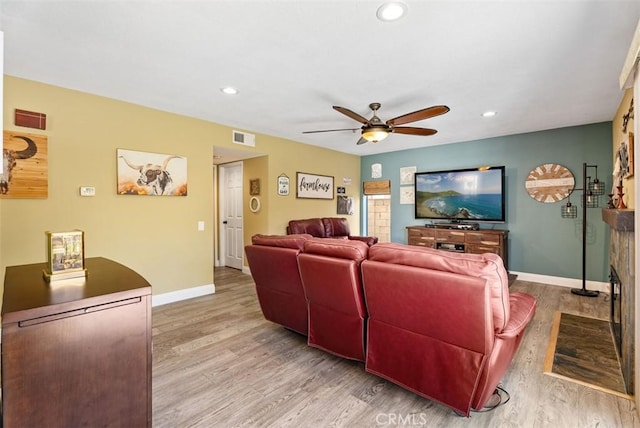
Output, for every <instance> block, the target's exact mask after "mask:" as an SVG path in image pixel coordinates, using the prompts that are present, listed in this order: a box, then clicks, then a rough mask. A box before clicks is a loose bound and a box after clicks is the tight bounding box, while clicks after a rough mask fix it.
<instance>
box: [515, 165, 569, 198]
mask: <svg viewBox="0 0 640 428" xmlns="http://www.w3.org/2000/svg"><path fill="white" fill-rule="evenodd" d="M575 184H576V180H575V178H574V177H573V174H572V173H571V171H569V170H568V169H567V168H566V167H564V166H562V165H558V164H556V163H546V164H544V165H539V166H537V167H535V168H534V169H532V170H531V172H529V175H528V176H527V179H526V180H525V183H524V185H525V188H526V189H527V193H529V196H531V197H532V198H533V199H535V200H536V201H538V202H544V203H545V204H550V203H553V202H559V201H561V200H563V199H564V198H566V197H567V196H569V195H570V194H571V192H572V191H573V188H574V186H575Z"/></svg>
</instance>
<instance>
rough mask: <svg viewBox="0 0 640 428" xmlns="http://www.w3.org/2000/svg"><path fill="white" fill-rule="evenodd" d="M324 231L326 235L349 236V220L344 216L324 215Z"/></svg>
mask: <svg viewBox="0 0 640 428" xmlns="http://www.w3.org/2000/svg"><path fill="white" fill-rule="evenodd" d="M322 223H323V224H324V233H325V236H326V237H328V238H329V237H332V236H349V235H350V234H351V232H350V230H349V221H348V220H347V219H346V218H343V217H323V218H322Z"/></svg>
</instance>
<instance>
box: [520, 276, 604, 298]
mask: <svg viewBox="0 0 640 428" xmlns="http://www.w3.org/2000/svg"><path fill="white" fill-rule="evenodd" d="M509 273H512V274H514V275H518V279H520V280H522V281H530V282H541V283H543V284H550V285H559V286H560V287H569V288H582V280H581V279H576V278H563V277H560V276H550V275H539V274H537V273H526V272H515V271H509ZM585 286H586V287H587V290H596V291H600V292H603V293H608V292H609V287H610V284H609V283H608V282H599V281H587V282H586V284H585Z"/></svg>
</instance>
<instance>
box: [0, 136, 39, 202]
mask: <svg viewBox="0 0 640 428" xmlns="http://www.w3.org/2000/svg"><path fill="white" fill-rule="evenodd" d="M3 145H4V147H3V149H2V155H3V162H2V175H0V198H23V199H28V198H31V199H46V198H47V197H48V196H49V166H48V151H47V137H46V136H45V135H37V134H26V133H23V132H14V131H4V132H3Z"/></svg>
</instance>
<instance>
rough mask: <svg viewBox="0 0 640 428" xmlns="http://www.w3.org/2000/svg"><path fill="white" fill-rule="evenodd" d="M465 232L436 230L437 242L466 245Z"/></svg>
mask: <svg viewBox="0 0 640 428" xmlns="http://www.w3.org/2000/svg"><path fill="white" fill-rule="evenodd" d="M464 236H465V232H463V231H460V230H452V229H436V241H438V242H459V243H461V244H462V243H464Z"/></svg>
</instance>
